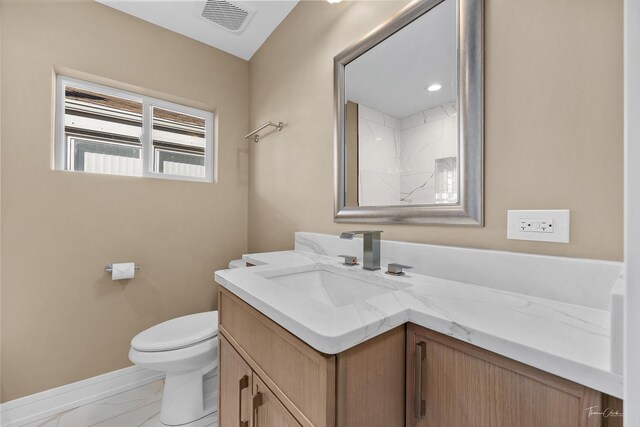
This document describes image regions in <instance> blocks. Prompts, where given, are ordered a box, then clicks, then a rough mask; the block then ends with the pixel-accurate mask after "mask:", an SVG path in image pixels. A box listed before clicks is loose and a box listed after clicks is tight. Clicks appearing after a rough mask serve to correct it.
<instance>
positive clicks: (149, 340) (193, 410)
mask: <svg viewBox="0 0 640 427" xmlns="http://www.w3.org/2000/svg"><path fill="white" fill-rule="evenodd" d="M129 360H131V361H132V362H133V363H135V364H136V365H139V366H142V367H144V368H147V369H151V370H155V371H162V372H165V373H166V376H165V382H164V392H163V395H162V407H161V410H160V421H161V422H162V423H163V424H165V425H169V426H177V425H182V424H188V423H190V422H193V421H196V420H198V419H200V418H202V417H205V416H207V415H209V414H211V413H213V412H215V411H216V406H217V366H218V312H217V311H210V312H205V313H198V314H191V315H188V316H182V317H178V318H175V319H171V320H168V321H166V322H163V323H160V324H158V325H156V326H153V327H151V328H149V329H147V330H145V331H143V332H141V333H139V334H138V335H136V336H135V337H134V338H133V339H132V340H131V349H130V350H129Z"/></svg>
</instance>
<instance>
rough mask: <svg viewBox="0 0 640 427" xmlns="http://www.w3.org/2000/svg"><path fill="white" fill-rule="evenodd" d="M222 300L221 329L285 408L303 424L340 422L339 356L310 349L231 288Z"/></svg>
mask: <svg viewBox="0 0 640 427" xmlns="http://www.w3.org/2000/svg"><path fill="white" fill-rule="evenodd" d="M218 301H219V310H220V332H221V333H222V334H223V335H224V336H225V337H226V338H227V339H228V340H229V342H230V343H231V344H232V345H233V346H234V347H235V348H236V350H237V351H238V352H239V353H240V354H241V355H242V356H243V357H244V358H245V360H247V361H248V362H249V364H250V365H251V367H252V368H253V370H254V371H256V372H257V373H258V375H259V376H260V378H262V379H263V380H264V381H265V383H266V385H267V386H268V387H269V388H270V389H271V390H272V391H273V393H274V395H275V396H276V397H277V398H278V399H279V400H280V401H281V402H282V403H283V404H284V406H285V407H286V408H287V409H288V410H289V411H291V413H292V414H293V415H294V416H295V417H296V418H297V419H298V421H299V422H300V423H301V424H302V425H305V426H328V427H332V426H334V424H335V421H334V418H335V417H334V406H335V356H328V355H325V354H322V353H319V352H318V351H316V350H314V349H313V348H311V347H309V346H308V345H307V344H305V343H304V342H302V341H301V340H299V339H298V338H296V337H295V336H293V335H292V334H291V333H289V332H287V331H286V330H284V329H283V328H282V327H280V326H278V325H277V324H276V323H274V322H273V321H272V320H270V319H268V318H267V317H266V316H264V315H263V314H261V313H260V312H258V311H257V310H255V309H254V308H252V307H250V306H249V305H248V304H246V303H245V302H243V301H242V300H240V299H239V298H237V297H236V296H235V295H233V294H231V293H230V292H229V291H227V290H225V289H222V288H221V289H220V294H219V299H218ZM239 343H240V344H239Z"/></svg>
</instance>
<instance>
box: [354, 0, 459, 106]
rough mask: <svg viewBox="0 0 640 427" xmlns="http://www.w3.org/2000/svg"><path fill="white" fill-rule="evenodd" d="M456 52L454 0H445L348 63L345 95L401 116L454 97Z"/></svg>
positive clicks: (366, 104)
mask: <svg viewBox="0 0 640 427" xmlns="http://www.w3.org/2000/svg"><path fill="white" fill-rule="evenodd" d="M456 50H457V42H456V1H455V0H446V1H444V2H442V3H440V4H439V5H438V6H436V7H435V8H433V9H431V10H430V11H429V12H427V13H426V14H424V15H422V16H421V17H420V18H418V19H416V20H415V21H413V22H412V23H411V24H409V25H408V26H406V27H404V28H403V29H402V30H400V31H398V32H396V33H395V34H393V36H391V37H389V38H387V39H386V40H384V41H383V42H381V43H379V44H378V45H376V46H375V47H373V48H372V49H370V50H369V51H367V52H365V53H364V54H363V55H361V56H360V57H358V58H356V59H355V60H353V61H351V62H350V63H349V64H347V66H346V67H345V92H346V93H345V94H346V98H347V100H349V101H353V102H356V103H358V104H362V105H365V106H367V107H370V108H373V109H374V110H377V111H380V112H383V113H387V114H389V115H391V116H393V117H395V118H397V119H402V118H404V117H407V116H409V115H411V114H414V113H417V112H419V111H424V110H428V109H429V108H432V107H435V106H437V105H441V104H445V103H448V102H452V101H455V99H456V94H457V88H456V81H457V78H456V74H457V55H456ZM434 83H438V84H440V85H442V88H441V89H440V90H438V91H436V92H429V91H427V89H426V88H427V87H428V86H429V85H431V84H434Z"/></svg>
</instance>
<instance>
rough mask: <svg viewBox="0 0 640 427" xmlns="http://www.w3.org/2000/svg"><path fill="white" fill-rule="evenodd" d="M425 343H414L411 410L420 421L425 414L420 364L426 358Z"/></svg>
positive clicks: (425, 407) (425, 403)
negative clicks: (412, 400)
mask: <svg viewBox="0 0 640 427" xmlns="http://www.w3.org/2000/svg"><path fill="white" fill-rule="evenodd" d="M426 353H427V343H426V342H424V341H420V342H419V343H416V351H415V368H414V370H413V373H414V381H413V384H414V387H415V389H414V399H415V401H414V402H413V409H414V414H415V416H416V418H417V419H419V420H420V419H422V417H424V416H425V415H426V413H427V402H426V400H424V399H423V398H422V362H423V361H424V359H425V358H426V357H427V354H426Z"/></svg>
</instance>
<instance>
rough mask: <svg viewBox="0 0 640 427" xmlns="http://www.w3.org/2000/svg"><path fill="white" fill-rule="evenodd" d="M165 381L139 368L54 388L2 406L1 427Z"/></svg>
mask: <svg viewBox="0 0 640 427" xmlns="http://www.w3.org/2000/svg"><path fill="white" fill-rule="evenodd" d="M162 378H164V373H162V372H157V371H150V370H148V369H144V368H141V367H139V366H130V367H128V368H124V369H120V370H117V371H113V372H109V373H106V374H103V375H98V376H97V377H93V378H87V379H86V380H82V381H78V382H75V383H71V384H67V385H63V386H61V387H57V388H52V389H50V390H46V391H43V392H40V393H36V394H32V395H30V396H25V397H21V398H20V399H16V400H11V401H9V402H5V403H2V404H0V425H1V426H2V427H17V426H21V425H24V424H27V423H30V422H33V421H37V420H39V419H42V418H45V417H48V416H51V415H55V414H58V413H60V412H63V411H68V410H69V409H73V408H77V407H78V406H82V405H86V404H87V403H91V402H95V401H96V400H100V399H104V398H105V397H109V396H112V395H114V394H118V393H122V392H124V391H127V390H131V389H133V388H136V387H140V386H143V385H145V384H149V383H151V382H153V381H157V380H159V379H162Z"/></svg>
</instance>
